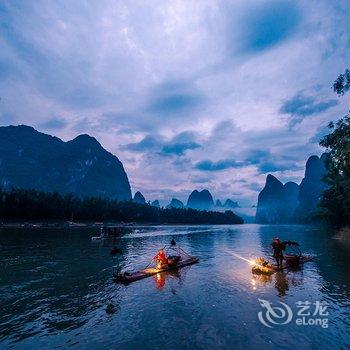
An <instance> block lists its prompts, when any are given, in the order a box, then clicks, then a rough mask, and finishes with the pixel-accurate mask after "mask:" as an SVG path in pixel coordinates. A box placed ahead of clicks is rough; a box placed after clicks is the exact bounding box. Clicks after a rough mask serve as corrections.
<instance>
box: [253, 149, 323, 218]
mask: <svg viewBox="0 0 350 350" xmlns="http://www.w3.org/2000/svg"><path fill="white" fill-rule="evenodd" d="M326 158H327V155H326V154H323V155H322V156H321V157H320V158H319V157H318V156H315V155H314V156H311V157H310V158H309V159H308V161H307V162H306V167H305V176H304V178H303V180H302V182H301V184H300V186H298V185H297V184H296V183H295V182H287V183H286V184H284V185H283V184H282V182H280V181H279V180H278V179H277V178H276V177H274V176H273V175H268V176H267V178H266V183H265V187H264V188H263V190H262V191H261V192H260V194H259V197H258V206H257V211H256V217H255V221H256V222H257V223H261V224H276V223H292V222H305V221H309V220H311V219H312V217H313V215H314V214H315V212H316V209H317V205H318V202H319V198H320V196H321V193H322V191H323V190H324V189H325V188H326V184H325V183H324V182H323V177H324V175H325V172H326V168H325V161H326Z"/></svg>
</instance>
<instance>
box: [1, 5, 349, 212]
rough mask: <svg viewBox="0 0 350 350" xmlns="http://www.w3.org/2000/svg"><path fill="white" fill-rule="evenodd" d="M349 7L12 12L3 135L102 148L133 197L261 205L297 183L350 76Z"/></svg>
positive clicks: (344, 100) (343, 107) (339, 109)
mask: <svg viewBox="0 0 350 350" xmlns="http://www.w3.org/2000/svg"><path fill="white" fill-rule="evenodd" d="M349 14H350V1H349V0H344V1H333V0H329V1H325V0H305V1H274V0H270V1H263V0H237V1H214V0H213V1H206V0H193V1H191V0H186V1H185V0H184V1H176V0H172V1H165V0H160V1H115V0H111V1H103V0H101V1H77V0H74V1H73V0H71V1H40V0H36V1H15V0H12V1H4V0H2V1H1V3H0V25H1V27H0V28H1V29H0V97H1V100H0V124H1V125H9V124H14V125H17V124H26V125H31V126H33V127H35V128H36V129H37V130H39V131H42V132H45V133H49V134H52V135H55V136H58V137H60V138H62V139H63V140H69V139H71V138H74V137H75V136H77V135H78V134H81V133H87V134H89V135H91V136H94V137H95V138H96V139H97V140H98V141H99V142H100V143H101V144H102V145H103V146H104V147H105V148H106V149H107V150H109V151H110V152H112V153H113V154H115V155H117V156H118V157H119V159H120V160H121V161H122V162H123V164H124V167H125V170H126V171H127V174H128V176H129V180H130V183H131V187H132V191H133V193H135V192H136V191H137V190H140V191H141V192H142V193H143V194H144V195H145V197H146V199H147V200H148V199H150V200H154V199H159V200H161V202H162V203H167V202H169V201H170V199H171V197H177V198H179V199H181V200H185V199H187V197H188V194H189V193H190V192H191V191H192V190H194V189H199V190H201V189H204V188H207V189H209V190H210V191H211V193H212V194H213V196H214V198H215V199H217V198H218V199H225V198H231V199H233V200H238V201H239V202H240V203H241V205H243V206H251V205H253V204H256V201H257V195H258V192H259V191H260V190H261V188H262V187H263V185H264V182H265V178H266V175H267V174H268V173H272V174H274V175H275V176H277V177H278V178H279V179H280V180H281V181H283V182H286V181H296V182H298V183H299V182H300V180H301V178H302V176H303V173H304V166H305V162H306V159H307V158H308V157H309V156H310V155H312V154H317V155H320V154H321V153H322V149H321V148H320V147H319V146H318V140H319V138H320V137H321V136H322V135H324V134H325V133H326V132H327V128H326V126H327V124H328V122H329V121H330V120H336V119H338V118H340V117H341V116H343V115H344V114H345V112H346V111H347V110H348V106H349V99H348V97H346V96H345V97H340V98H339V97H337V96H336V94H335V93H334V92H333V91H332V84H333V81H334V80H335V79H336V78H337V76H338V75H339V74H341V73H343V72H344V71H345V69H346V68H347V67H349V66H350V40H349V31H350V18H349V17H350V15H349Z"/></svg>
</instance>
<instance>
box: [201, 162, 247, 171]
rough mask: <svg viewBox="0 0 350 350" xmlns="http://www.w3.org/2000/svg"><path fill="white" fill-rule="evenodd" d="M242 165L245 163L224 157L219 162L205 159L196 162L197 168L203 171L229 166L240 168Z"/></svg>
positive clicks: (218, 169)
mask: <svg viewBox="0 0 350 350" xmlns="http://www.w3.org/2000/svg"><path fill="white" fill-rule="evenodd" d="M242 165H243V164H239V163H237V162H236V161H235V160H234V159H222V160H219V161H217V162H212V161H211V160H203V161H201V162H199V163H197V164H196V168H197V169H198V170H203V171H220V170H225V169H229V168H239V167H240V166H242Z"/></svg>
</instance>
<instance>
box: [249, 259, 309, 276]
mask: <svg viewBox="0 0 350 350" xmlns="http://www.w3.org/2000/svg"><path fill="white" fill-rule="evenodd" d="M312 259H313V257H312V256H310V255H302V256H301V257H300V258H299V260H298V262H297V263H295V264H290V263H288V262H287V261H286V262H283V264H282V266H277V265H276V264H268V265H266V266H263V265H260V264H255V265H253V267H252V272H253V273H254V274H262V275H272V274H274V273H275V272H278V271H282V270H285V269H290V268H295V267H298V266H299V265H303V264H305V263H307V262H309V261H311V260H312Z"/></svg>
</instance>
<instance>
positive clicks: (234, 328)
mask: <svg viewBox="0 0 350 350" xmlns="http://www.w3.org/2000/svg"><path fill="white" fill-rule="evenodd" d="M96 234H98V231H97V230H95V229H81V230H77V229H74V230H58V229H57V230H39V229H36V230H10V229H6V230H5V229H2V230H0V253H1V254H0V348H1V349H5V348H15V349H49V348H52V349H55V348H68V347H72V348H76V349H87V348H89V349H117V348H118V349H141V348H142V349H232V348H236V349H245V350H246V349H275V348H279V349H280V348H282V349H284V348H285V349H294V348H298V349H321V348H322V349H327V348H329V349H339V348H343V349H349V348H350V263H349V261H350V245H347V244H344V243H341V242H340V241H338V240H336V239H333V238H330V236H331V235H330V233H329V232H327V231H326V230H322V229H319V228H315V227H308V226H263V225H261V226H260V225H241V226H196V227H194V226H158V227H144V228H142V227H139V228H137V229H135V230H134V232H133V233H131V234H130V235H127V236H124V237H123V238H122V239H119V240H117V241H116V242H111V241H107V242H99V243H95V242H92V241H91V236H93V235H96ZM276 235H279V236H280V237H281V238H282V239H286V240H287V239H292V240H296V241H298V242H299V243H300V244H301V247H302V249H303V251H304V252H305V253H308V254H312V255H315V259H314V260H313V261H312V262H309V263H307V264H305V265H304V266H303V267H302V268H301V269H300V270H298V271H285V272H283V273H277V274H275V275H273V276H271V277H264V276H253V275H252V273H251V267H250V265H249V264H248V262H246V261H245V260H243V259H240V258H238V256H241V257H243V258H246V259H248V260H249V259H251V258H253V257H259V256H268V255H270V254H271V252H270V243H271V239H272V238H273V237H274V236H276ZM171 239H176V241H177V243H178V244H179V245H180V246H181V247H182V248H183V249H185V250H186V251H188V252H189V253H190V254H192V255H196V256H198V257H199V259H200V263H199V264H196V265H193V266H190V267H187V268H184V269H182V270H180V271H179V272H177V273H171V274H162V275H158V276H154V277H151V278H148V279H144V280H141V281H137V282H135V283H132V284H130V285H128V286H124V285H118V284H115V283H113V280H112V275H113V272H114V271H115V270H116V269H117V268H119V269H131V270H132V269H138V268H141V267H143V266H145V265H147V263H148V262H149V259H150V258H151V257H152V256H153V255H154V254H155V253H156V251H157V249H158V248H161V247H163V246H165V245H167V244H168V243H169V242H170V240H171ZM116 245H117V246H119V247H121V248H122V250H123V255H121V256H117V257H111V256H110V250H111V248H112V247H113V246H116ZM280 302H282V303H284V304H281V303H280ZM259 313H260V319H259ZM298 322H299V323H303V324H298ZM263 323H265V324H266V325H264V324H263ZM315 323H316V324H315ZM322 325H323V327H322Z"/></svg>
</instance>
